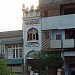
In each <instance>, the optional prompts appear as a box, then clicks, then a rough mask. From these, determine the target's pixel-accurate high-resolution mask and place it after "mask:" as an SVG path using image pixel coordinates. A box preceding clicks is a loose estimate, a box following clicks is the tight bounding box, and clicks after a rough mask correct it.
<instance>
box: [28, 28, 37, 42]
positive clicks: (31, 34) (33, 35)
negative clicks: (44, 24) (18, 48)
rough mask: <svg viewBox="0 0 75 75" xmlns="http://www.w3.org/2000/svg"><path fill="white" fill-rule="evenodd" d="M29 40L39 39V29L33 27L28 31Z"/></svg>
mask: <svg viewBox="0 0 75 75" xmlns="http://www.w3.org/2000/svg"><path fill="white" fill-rule="evenodd" d="M27 40H28V41H29V40H38V30H37V29H35V28H31V29H29V30H28V33H27Z"/></svg>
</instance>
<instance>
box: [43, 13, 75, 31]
mask: <svg viewBox="0 0 75 75" xmlns="http://www.w3.org/2000/svg"><path fill="white" fill-rule="evenodd" d="M68 28H75V14H71V15H62V16H54V17H47V18H42V30H47V29H68Z"/></svg>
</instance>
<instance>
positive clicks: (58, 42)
mask: <svg viewBox="0 0 75 75" xmlns="http://www.w3.org/2000/svg"><path fill="white" fill-rule="evenodd" d="M50 47H51V48H61V47H62V44H61V40H51V42H50Z"/></svg>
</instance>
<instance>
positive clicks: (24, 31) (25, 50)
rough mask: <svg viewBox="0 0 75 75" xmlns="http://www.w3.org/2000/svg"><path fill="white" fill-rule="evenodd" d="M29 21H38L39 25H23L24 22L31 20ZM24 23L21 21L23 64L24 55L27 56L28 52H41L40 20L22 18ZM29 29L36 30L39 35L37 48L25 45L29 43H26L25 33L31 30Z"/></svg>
mask: <svg viewBox="0 0 75 75" xmlns="http://www.w3.org/2000/svg"><path fill="white" fill-rule="evenodd" d="M31 19H39V21H40V22H39V24H34V25H25V20H26V21H27V20H31ZM23 20H24V21H23V43H24V44H23V49H24V63H25V62H26V61H25V60H26V55H27V53H28V52H30V51H32V50H34V51H39V50H41V19H40V17H37V18H36V17H33V18H29V17H28V18H26V19H25V18H24V19H23ZM31 28H36V29H37V30H38V35H39V40H38V43H39V46H38V47H27V46H26V45H27V43H28V42H29V41H27V32H28V30H29V29H31Z"/></svg>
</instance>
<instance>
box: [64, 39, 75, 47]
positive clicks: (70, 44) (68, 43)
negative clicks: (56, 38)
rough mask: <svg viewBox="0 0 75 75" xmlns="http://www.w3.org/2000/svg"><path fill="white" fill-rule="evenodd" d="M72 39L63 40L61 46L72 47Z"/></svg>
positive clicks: (73, 45)
mask: <svg viewBox="0 0 75 75" xmlns="http://www.w3.org/2000/svg"><path fill="white" fill-rule="evenodd" d="M74 47H75V44H74V39H65V40H63V48H74Z"/></svg>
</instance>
